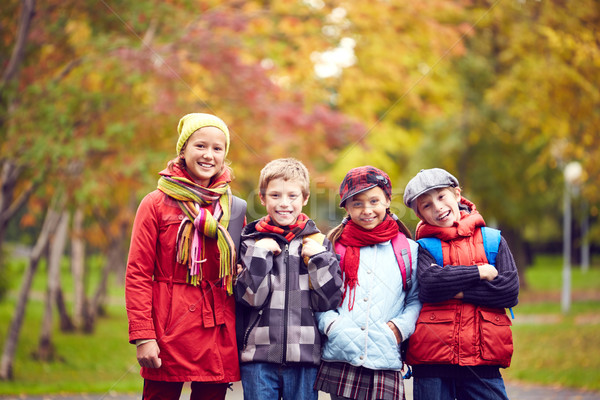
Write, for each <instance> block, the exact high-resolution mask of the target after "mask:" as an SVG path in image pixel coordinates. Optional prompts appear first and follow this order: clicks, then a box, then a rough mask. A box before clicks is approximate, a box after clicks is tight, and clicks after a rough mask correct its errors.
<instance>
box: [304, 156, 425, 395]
mask: <svg viewBox="0 0 600 400" xmlns="http://www.w3.org/2000/svg"><path fill="white" fill-rule="evenodd" d="M391 194H392V186H391V183H390V178H389V177H388V175H387V174H386V173H385V172H383V171H381V170H379V169H377V168H375V167H371V166H364V167H358V168H354V169H352V170H350V171H349V172H348V174H346V177H345V178H344V180H343V182H342V184H341V186H340V197H341V202H340V207H343V208H345V209H346V211H347V212H348V216H347V217H346V218H344V220H343V222H342V224H340V225H339V226H338V227H336V228H334V229H333V230H332V232H330V234H329V238H330V240H331V241H332V242H333V243H334V244H335V248H336V252H338V254H340V253H343V255H342V258H341V261H340V267H341V269H342V273H343V277H344V294H343V299H342V302H341V304H340V305H339V306H338V308H337V309H335V310H332V311H328V312H324V313H319V314H318V315H317V320H318V323H319V330H320V331H321V333H322V334H323V335H324V336H326V337H327V340H326V341H325V344H324V346H323V355H322V363H321V366H320V369H319V372H318V375H317V381H316V384H315V387H316V388H317V389H318V390H321V391H324V392H327V393H329V394H330V396H331V398H332V399H334V400H335V399H361V400H362V399H390V400H391V399H394V400H395V399H403V398H404V383H403V380H402V379H403V378H402V373H401V370H402V367H403V360H402V358H401V355H400V344H401V343H402V342H403V341H405V340H407V339H408V338H409V337H410V335H411V334H412V333H413V331H414V329H415V322H416V320H417V316H418V315H419V311H420V309H421V303H420V302H419V299H418V284H417V279H416V271H417V262H418V258H419V257H418V254H419V251H418V245H417V243H415V242H414V241H412V240H410V239H408V238H409V237H410V233H409V231H408V229H407V228H406V227H405V226H404V224H402V222H400V221H399V220H398V219H397V218H396V216H395V215H393V214H392V213H391V212H390V209H389V207H390V202H391ZM407 237H408V238H407ZM400 253H402V254H404V257H402V258H401V259H399V258H398V254H400ZM403 274H404V275H405V276H403ZM406 275H408V276H406ZM407 281H409V282H411V284H410V285H407V284H406V282H407Z"/></svg>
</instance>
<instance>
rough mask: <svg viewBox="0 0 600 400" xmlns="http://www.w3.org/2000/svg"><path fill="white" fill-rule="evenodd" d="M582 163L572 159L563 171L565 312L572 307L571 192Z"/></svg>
mask: <svg viewBox="0 0 600 400" xmlns="http://www.w3.org/2000/svg"><path fill="white" fill-rule="evenodd" d="M582 172H583V171H582V168H581V164H580V163H578V162H577V161H571V162H570V163H568V164H567V165H566V166H565V169H564V171H563V173H564V177H565V190H564V199H563V204H564V214H563V215H564V217H563V282H562V284H563V285H562V297H561V309H562V312H563V313H564V314H566V313H568V312H569V310H570V309H571V239H572V238H571V192H572V189H573V187H574V186H575V185H577V184H578V183H579V182H578V181H579V178H580V177H581V173H582Z"/></svg>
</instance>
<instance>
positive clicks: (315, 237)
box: [303, 232, 325, 265]
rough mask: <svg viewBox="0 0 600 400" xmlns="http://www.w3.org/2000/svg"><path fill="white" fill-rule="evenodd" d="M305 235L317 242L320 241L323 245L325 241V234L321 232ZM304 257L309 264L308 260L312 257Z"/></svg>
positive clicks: (305, 262)
mask: <svg viewBox="0 0 600 400" xmlns="http://www.w3.org/2000/svg"><path fill="white" fill-rule="evenodd" d="M304 237H305V238H309V239H312V240H314V241H315V242H317V243H319V244H320V245H321V246H322V245H323V241H325V235H323V234H322V233H321V232H316V233H311V234H310V235H306V236H304ZM303 259H304V264H306V265H308V261H309V260H310V257H308V256H304V258H303Z"/></svg>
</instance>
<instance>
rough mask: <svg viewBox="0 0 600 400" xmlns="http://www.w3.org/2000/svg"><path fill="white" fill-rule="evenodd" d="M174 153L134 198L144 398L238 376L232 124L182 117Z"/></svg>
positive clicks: (136, 319)
mask: <svg viewBox="0 0 600 400" xmlns="http://www.w3.org/2000/svg"><path fill="white" fill-rule="evenodd" d="M177 132H178V133H179V139H178V141H177V146H176V150H177V157H176V158H175V159H173V160H171V161H170V162H169V164H168V166H167V168H166V169H165V170H164V171H162V172H161V173H160V179H159V181H158V189H157V190H155V191H153V192H151V193H150V194H148V195H147V196H146V197H144V199H143V200H142V202H141V203H140V206H139V208H138V211H137V214H136V217H135V221H134V224H133V231H132V234H131V247H130V251H129V260H128V262H127V275H126V284H125V297H126V306H127V316H128V318H129V341H130V342H131V343H134V344H135V345H136V347H137V360H138V363H139V364H140V366H141V367H142V368H141V376H142V377H143V378H144V390H143V399H179V397H180V394H181V390H182V386H183V383H184V382H192V383H191V388H192V393H191V396H190V399H224V398H225V392H226V389H227V385H228V383H229V382H233V381H238V380H240V373H239V365H238V357H237V346H236V340H235V300H234V297H233V296H231V294H232V293H233V287H232V282H233V277H234V276H233V275H234V272H235V270H234V267H235V259H236V249H235V246H236V244H239V240H240V233H241V230H242V227H243V225H244V223H245V210H246V203H245V201H243V200H241V199H239V198H237V197H234V196H232V194H231V190H230V189H229V182H230V181H231V170H230V169H229V167H228V166H227V165H226V164H225V157H226V155H227V152H228V150H229V130H228V128H227V126H226V125H225V123H224V122H223V121H222V120H221V119H219V118H217V117H215V116H214V115H210V114H201V113H194V114H188V115H186V116H184V117H183V118H181V120H180V121H179V125H178V128H177Z"/></svg>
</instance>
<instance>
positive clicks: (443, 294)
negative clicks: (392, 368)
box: [404, 168, 519, 400]
mask: <svg viewBox="0 0 600 400" xmlns="http://www.w3.org/2000/svg"><path fill="white" fill-rule="evenodd" d="M404 204H406V206H408V207H410V208H412V209H413V211H414V212H415V214H416V215H417V217H419V219H420V220H421V221H420V222H419V223H418V225H417V228H416V235H415V236H416V239H417V240H418V241H419V243H420V244H421V246H422V247H423V248H425V249H426V250H428V252H429V253H430V254H429V255H430V258H431V259H430V261H431V262H429V263H428V265H429V268H422V267H421V264H419V269H418V270H417V272H418V275H417V278H418V281H419V287H420V291H419V299H420V300H421V302H422V303H423V308H422V310H421V313H420V315H419V318H418V320H417V326H416V330H415V333H414V334H413V335H412V336H411V338H410V343H409V348H408V353H407V362H408V363H409V364H410V365H412V369H413V376H414V378H415V380H414V389H413V393H414V399H415V400H424V399H426V400H442V399H444V400H445V399H508V397H507V394H506V389H505V387H504V381H503V379H502V375H501V374H500V368H506V367H508V366H509V365H510V360H511V356H512V352H513V342H512V332H511V328H510V326H511V320H510V318H509V317H508V316H507V314H506V311H505V308H508V307H513V306H515V305H516V304H517V302H518V294H519V278H518V274H517V268H516V266H515V262H514V259H513V256H512V254H511V252H510V249H509V248H508V245H507V243H506V241H505V240H504V238H502V237H501V236H500V234H499V231H497V230H494V229H491V228H487V227H485V222H484V220H483V217H482V216H481V215H480V214H479V212H477V209H476V208H475V205H474V204H473V203H472V202H470V201H469V200H467V199H465V198H464V197H462V196H461V190H460V188H459V184H458V180H457V179H456V178H455V177H454V176H453V175H451V174H450V173H448V172H447V171H445V170H443V169H440V168H432V169H427V170H421V171H420V172H419V173H418V174H417V175H416V176H415V177H414V178H413V179H411V180H410V182H409V183H408V185H407V186H406V189H405V191H404ZM484 227H485V228H484ZM490 237H496V238H497V240H496V242H495V244H494V243H492V242H493V240H491V239H489V238H490ZM420 239H421V240H420ZM492 264H495V265H492Z"/></svg>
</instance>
